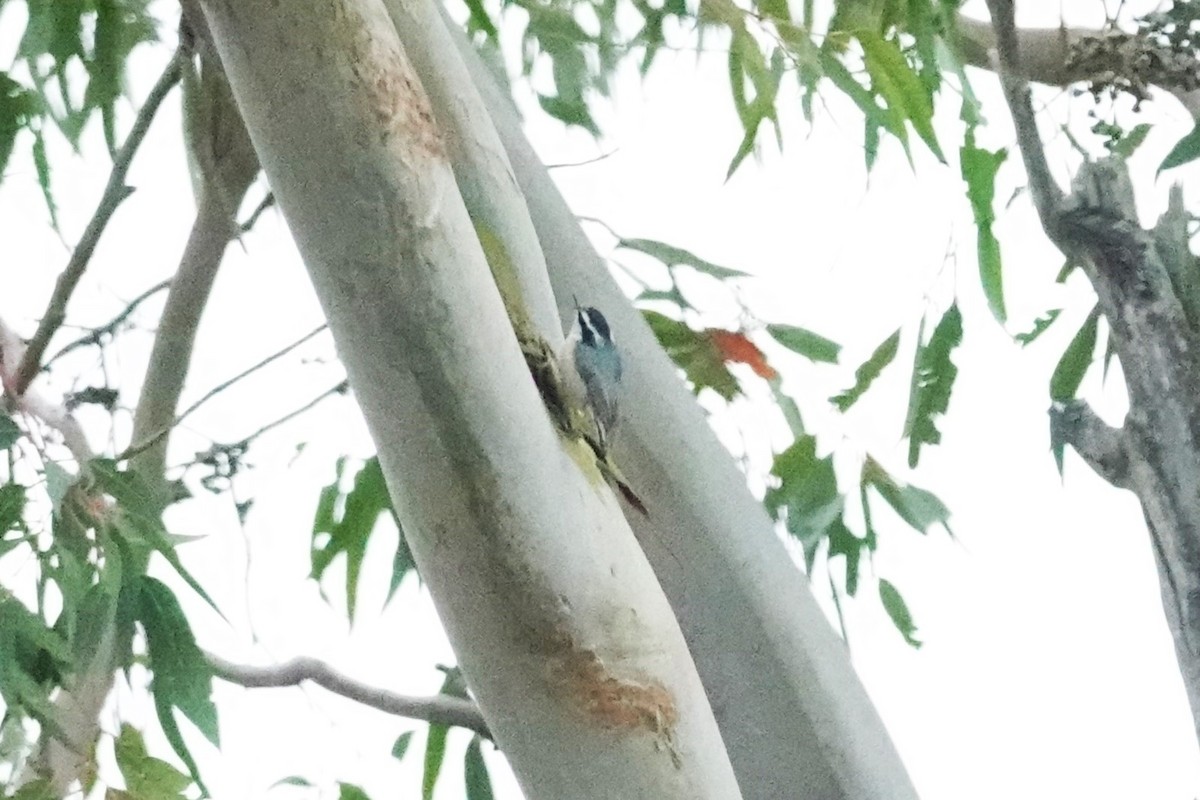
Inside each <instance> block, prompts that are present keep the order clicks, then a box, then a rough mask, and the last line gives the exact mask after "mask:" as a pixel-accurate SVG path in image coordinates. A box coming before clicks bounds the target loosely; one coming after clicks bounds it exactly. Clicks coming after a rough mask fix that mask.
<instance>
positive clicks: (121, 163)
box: [11, 50, 187, 395]
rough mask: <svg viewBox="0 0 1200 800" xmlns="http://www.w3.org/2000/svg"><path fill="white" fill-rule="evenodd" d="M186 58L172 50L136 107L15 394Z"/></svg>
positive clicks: (57, 322) (54, 326)
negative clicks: (153, 82)
mask: <svg viewBox="0 0 1200 800" xmlns="http://www.w3.org/2000/svg"><path fill="white" fill-rule="evenodd" d="M186 58H187V55H186V54H185V53H184V52H183V51H182V50H176V51H175V55H173V56H172V57H171V60H170V61H169V62H168V63H167V66H166V69H164V70H163V73H162V75H160V76H159V78H158V81H157V82H156V83H155V84H154V88H153V89H151V90H150V94H148V95H147V96H146V102H145V103H143V104H142V107H141V109H139V110H138V114H137V119H135V120H134V123H133V127H132V128H131V129H130V131H129V135H128V136H127V137H125V143H124V144H122V145H121V149H120V150H119V151H118V152H117V155H116V158H114V159H113V167H112V172H110V173H109V175H108V183H107V184H105V186H104V193H103V194H102V195H101V196H100V203H99V204H98V205H97V206H96V211H95V213H94V214H93V215H92V219H91V221H90V222H88V225H87V228H86V229H85V230H84V232H83V236H82V237H80V239H79V244H77V245H76V246H75V251H74V252H73V253H71V258H70V260H68V261H67V266H66V269H64V270H63V272H62V274H61V275H59V276H58V281H57V282H56V283H55V284H54V292H53V294H51V296H50V303H49V304H48V305H47V307H46V313H45V314H43V315H42V321H41V322H40V323H38V327H37V331H36V332H34V334H33V339H32V340H30V342H29V347H28V349H26V351H25V357H24V358H23V359H22V360H21V365H20V366H19V367H18V368H17V371H16V374H15V375H14V376H13V385H12V387H11V388H12V391H14V392H15V393H16V394H18V395H19V394H22V393H23V392H24V391H25V390H26V389H27V388H28V387H29V384H30V382H31V381H33V378H34V376H35V375H37V374H38V371H39V370H40V369H41V365H42V356H43V355H45V353H46V347H47V346H48V345H49V344H50V338H51V337H52V336H54V334H55V332H57V331H58V329H59V327H61V326H62V323H63V320H65V319H66V314H67V303H68V302H69V301H70V299H71V295H72V293H74V291H75V287H76V286H78V285H79V279H80V278H82V277H83V273H84V271H85V270H86V269H87V266H88V262H89V261H91V258H92V253H94V252H95V250H96V245H97V244H98V243H99V241H100V236H101V235H102V234H103V233H104V229H105V227H107V226H108V222H109V220H110V219H112V216H113V214H114V213H115V212H116V210H117V207H118V206H119V205H120V204H121V201H122V200H124V199H125V198H126V197H128V196H129V194H130V193H131V192H132V191H133V190H132V189H131V188H130V187H128V186H126V185H125V176H126V175H127V174H128V173H129V166H130V164H132V163H133V157H134V155H136V154H137V151H138V148H139V147H140V146H141V144H142V140H143V139H145V138H146V132H147V131H148V130H149V129H150V123H151V122H152V121H153V120H154V115H155V114H156V113H157V112H158V108H159V106H160V105H162V101H163V100H164V99H165V98H166V96H167V94H168V93H170V91H171V89H172V88H173V87H174V86H175V84H176V83H178V82H179V79H180V76H181V75H182V74H183V63H184V61H185V59H186Z"/></svg>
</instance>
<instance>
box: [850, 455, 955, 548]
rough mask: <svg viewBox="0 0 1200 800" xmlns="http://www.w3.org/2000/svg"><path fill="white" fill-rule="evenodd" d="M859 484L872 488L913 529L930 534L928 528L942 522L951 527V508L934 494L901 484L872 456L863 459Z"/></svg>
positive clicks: (943, 525)
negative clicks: (860, 482)
mask: <svg viewBox="0 0 1200 800" xmlns="http://www.w3.org/2000/svg"><path fill="white" fill-rule="evenodd" d="M862 483H863V485H864V486H870V487H872V488H874V489H875V491H877V492H878V493H879V496H880V497H882V498H883V499H884V500H885V501H886V502H887V504H888V505H890V506H891V507H892V509H893V510H895V512H896V513H897V514H899V515H900V518H901V519H903V520H904V521H905V522H907V523H908V524H909V525H910V526H911V527H912V528H913V529H915V530H917V531H919V532H921V533H929V529H930V528H932V527H934V526H935V525H941V526H942V527H943V528H945V529H946V530H947V531H949V530H950V525H949V520H950V509H948V508H946V505H945V504H944V503H943V502H942V501H941V500H939V499H938V497H937V495H935V494H933V493H932V492H928V491H926V490H924V489H920V488H918V487H916V486H908V485H904V484H902V483H900V482H899V481H897V480H896V479H895V478H893V477H892V476H891V475H889V474H888V472H887V470H885V469H884V468H883V467H882V466H881V465H880V464H879V462H877V461H875V459H873V458H870V457H868V458H867V459H866V461H865V462H863V471H862ZM864 502H865V498H864Z"/></svg>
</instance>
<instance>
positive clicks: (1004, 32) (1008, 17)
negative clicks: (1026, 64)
mask: <svg viewBox="0 0 1200 800" xmlns="http://www.w3.org/2000/svg"><path fill="white" fill-rule="evenodd" d="M987 5H988V10H989V11H990V12H991V15H992V27H993V29H994V30H995V32H996V56H997V60H998V62H999V64H998V69H999V72H1000V83H1001V85H1002V86H1003V87H1004V96H1005V99H1007V100H1008V107H1009V111H1010V112H1011V113H1012V118H1013V125H1014V126H1016V129H1017V144H1018V146H1019V147H1020V149H1021V159H1022V160H1023V161H1024V162H1025V172H1026V173H1027V174H1028V176H1029V194H1030V196H1031V197H1032V198H1033V204H1034V206H1035V207H1036V208H1037V212H1038V217H1039V218H1040V219H1041V222H1042V227H1043V228H1044V229H1045V230H1046V234H1047V235H1048V236H1049V237H1050V239H1051V241H1053V242H1055V244H1057V243H1058V241H1059V238H1060V237H1059V236H1058V227H1059V226H1058V217H1059V213H1060V212H1061V210H1062V201H1063V191H1062V188H1061V187H1060V186H1059V185H1058V183H1057V182H1056V181H1055V180H1054V176H1053V175H1052V174H1051V173H1050V163H1049V162H1048V161H1047V160H1046V148H1045V147H1044V146H1043V144H1042V137H1041V135H1040V134H1039V133H1038V128H1037V118H1036V117H1035V115H1034V113H1033V101H1032V100H1031V99H1030V93H1029V81H1028V80H1026V79H1025V78H1024V77H1023V76H1022V74H1021V68H1020V63H1021V58H1020V53H1019V51H1018V45H1017V25H1016V20H1015V15H1014V12H1013V4H1012V0H987Z"/></svg>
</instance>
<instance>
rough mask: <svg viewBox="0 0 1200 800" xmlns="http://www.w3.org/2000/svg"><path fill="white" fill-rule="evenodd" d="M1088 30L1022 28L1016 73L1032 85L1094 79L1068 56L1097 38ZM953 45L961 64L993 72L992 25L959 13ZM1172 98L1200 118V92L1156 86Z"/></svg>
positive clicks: (993, 34) (1083, 67)
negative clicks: (1087, 41) (1076, 48)
mask: <svg viewBox="0 0 1200 800" xmlns="http://www.w3.org/2000/svg"><path fill="white" fill-rule="evenodd" d="M1100 34H1101V31H1099V30H1095V29H1091V28H1077V27H1076V28H1068V27H1065V26H1064V27H1059V28H1021V29H1019V30H1017V39H1018V42H1019V45H1020V54H1021V58H1020V61H1019V62H1018V64H1017V74H1018V75H1020V76H1021V77H1022V78H1025V79H1026V80H1030V81H1033V82H1035V83H1044V84H1046V85H1048V86H1061V87H1067V86H1070V85H1071V84H1073V83H1078V82H1080V81H1084V80H1088V79H1089V78H1092V77H1094V76H1093V75H1092V74H1091V73H1090V71H1089V69H1088V65H1086V64H1082V63H1074V62H1072V61H1071V60H1070V59H1069V58H1068V55H1069V54H1070V53H1071V52H1073V49H1074V48H1075V46H1076V45H1078V43H1079V42H1081V41H1082V40H1084V39H1088V38H1093V37H1096V36H1099V35H1100ZM954 45H955V48H956V50H957V51H958V54H959V56H960V57H961V58H962V60H963V63H964V64H968V65H970V66H972V67H979V68H980V69H988V70H994V69H995V68H996V65H995V63H994V62H993V57H992V54H993V53H995V52H996V49H997V41H996V31H995V30H994V29H993V27H992V25H991V23H988V22H985V21H983V20H977V19H972V18H971V17H968V16H966V15H964V14H958V15H957V16H956V17H955V21H954ZM1158 88H1159V89H1160V90H1162V91H1164V92H1167V93H1168V94H1170V95H1171V96H1173V97H1174V98H1175V99H1176V100H1178V101H1179V102H1180V104H1181V105H1182V106H1183V107H1184V108H1185V109H1186V110H1187V111H1188V113H1189V114H1191V115H1192V116H1193V117H1196V116H1200V92H1195V91H1191V92H1189V91H1184V90H1182V89H1179V88H1178V87H1174V86H1159V87H1158Z"/></svg>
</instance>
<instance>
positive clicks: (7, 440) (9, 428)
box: [0, 164, 21, 450]
mask: <svg viewBox="0 0 1200 800" xmlns="http://www.w3.org/2000/svg"><path fill="white" fill-rule="evenodd" d="M0 167H3V165H2V164H0ZM20 438H21V429H20V428H19V427H17V423H15V422H13V420H12V417H10V416H8V415H7V414H5V413H4V412H3V411H0V450H7V449H8V448H10V447H12V446H13V445H14V444H16V443H17V440H18V439H20Z"/></svg>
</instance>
